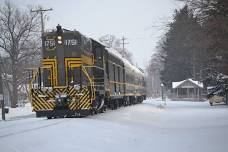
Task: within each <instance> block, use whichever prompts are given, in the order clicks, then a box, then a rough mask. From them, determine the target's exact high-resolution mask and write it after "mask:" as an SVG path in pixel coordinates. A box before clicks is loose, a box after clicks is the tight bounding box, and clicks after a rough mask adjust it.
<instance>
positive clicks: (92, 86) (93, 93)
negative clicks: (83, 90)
mask: <svg viewBox="0 0 228 152" xmlns="http://www.w3.org/2000/svg"><path fill="white" fill-rule="evenodd" d="M82 70H83V72H84V73H85V75H86V76H87V77H88V79H89V82H90V85H91V86H90V87H91V91H92V96H91V101H92V100H94V99H95V88H94V82H93V80H92V79H91V78H90V76H89V74H88V72H87V71H86V68H85V67H84V66H83V65H82Z"/></svg>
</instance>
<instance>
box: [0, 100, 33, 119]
mask: <svg viewBox="0 0 228 152" xmlns="http://www.w3.org/2000/svg"><path fill="white" fill-rule="evenodd" d="M32 114H35V112H32V106H31V103H27V104H25V106H24V107H17V108H9V113H7V114H6V120H10V119H15V118H19V117H24V116H29V115H32ZM0 115H2V110H1V109H0Z"/></svg>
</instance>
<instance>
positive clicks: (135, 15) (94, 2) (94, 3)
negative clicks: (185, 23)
mask: <svg viewBox="0 0 228 152" xmlns="http://www.w3.org/2000/svg"><path fill="white" fill-rule="evenodd" d="M0 1H4V0H0ZM11 1H13V2H15V3H16V5H17V6H20V7H24V6H27V5H38V4H40V5H41V6H43V8H53V11H51V12H47V13H46V14H47V15H48V16H49V20H46V22H45V28H46V29H51V28H55V27H56V25H57V24H60V25H61V26H62V27H63V28H65V29H70V30H73V29H76V30H78V31H80V32H81V33H82V34H84V35H86V36H89V37H92V38H96V39H98V38H99V37H101V36H103V35H106V34H113V35H115V36H116V37H118V38H121V37H122V36H125V37H126V38H128V39H127V42H129V44H128V45H126V48H127V49H128V50H129V51H130V52H132V54H133V59H134V63H137V65H138V66H140V67H142V68H145V66H146V65H147V64H148V61H149V59H150V57H151V55H152V54H153V52H154V50H155V47H156V43H157V42H158V41H159V40H160V38H161V36H162V35H163V33H164V31H162V30H161V29H163V27H162V26H164V24H165V23H168V22H169V21H171V19H172V14H173V11H174V9H176V8H180V7H181V4H180V3H179V2H176V1H175V0H11ZM160 25H161V27H154V26H160Z"/></svg>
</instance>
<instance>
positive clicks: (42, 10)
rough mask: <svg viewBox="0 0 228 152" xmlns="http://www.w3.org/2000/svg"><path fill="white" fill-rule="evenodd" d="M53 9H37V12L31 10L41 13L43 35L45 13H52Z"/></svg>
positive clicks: (42, 31)
mask: <svg viewBox="0 0 228 152" xmlns="http://www.w3.org/2000/svg"><path fill="white" fill-rule="evenodd" d="M52 10H53V9H52V8H49V9H42V8H41V7H40V9H37V10H31V12H36V13H40V18H41V33H42V34H43V33H44V17H43V15H44V12H47V11H52Z"/></svg>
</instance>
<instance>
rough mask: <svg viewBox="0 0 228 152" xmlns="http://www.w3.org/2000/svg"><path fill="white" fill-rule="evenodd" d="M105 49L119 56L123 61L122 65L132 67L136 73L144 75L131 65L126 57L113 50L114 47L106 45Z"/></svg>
mask: <svg viewBox="0 0 228 152" xmlns="http://www.w3.org/2000/svg"><path fill="white" fill-rule="evenodd" d="M105 49H106V50H107V51H108V52H109V53H110V54H112V55H113V56H116V57H117V58H120V59H121V60H122V61H123V62H124V66H126V67H128V68H130V69H132V70H133V71H135V72H136V73H138V74H141V75H144V73H143V72H142V71H140V70H139V69H138V68H137V67H136V66H134V65H132V64H131V63H130V62H129V61H128V60H127V59H125V58H123V57H122V55H121V54H120V53H119V52H118V51H117V50H115V49H114V48H108V47H106V48H105Z"/></svg>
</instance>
